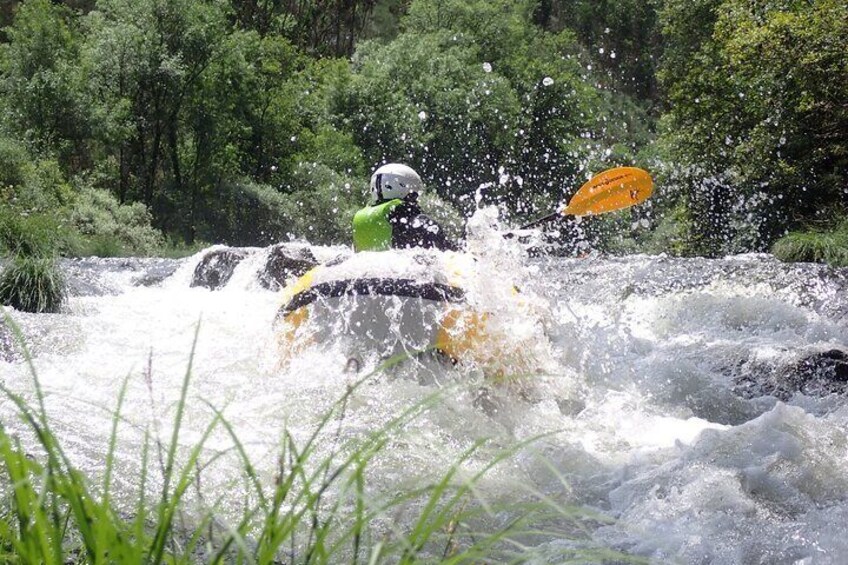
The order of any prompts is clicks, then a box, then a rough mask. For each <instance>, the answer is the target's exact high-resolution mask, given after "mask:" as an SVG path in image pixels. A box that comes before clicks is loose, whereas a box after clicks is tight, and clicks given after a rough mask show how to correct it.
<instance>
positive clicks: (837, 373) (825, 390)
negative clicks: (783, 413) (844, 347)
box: [734, 349, 848, 401]
mask: <svg viewBox="0 0 848 565" xmlns="http://www.w3.org/2000/svg"><path fill="white" fill-rule="evenodd" d="M734 392H735V393H736V394H738V395H740V396H742V397H743V398H747V399H751V398H756V397H759V396H773V397H775V398H777V399H779V400H783V401H788V400H790V399H791V398H792V396H793V395H794V394H796V393H798V392H800V393H803V394H805V395H807V396H815V397H822V396H827V395H829V394H840V395H845V396H848V352H845V351H841V350H839V349H831V350H829V351H820V352H816V353H812V354H809V355H806V356H804V357H802V358H801V359H800V360H799V361H796V362H794V363H792V364H791V365H788V366H783V367H780V366H777V367H773V366H771V367H770V366H768V365H765V364H762V365H756V364H755V365H754V366H752V365H751V364H746V367H745V370H744V371H742V372H739V373H737V375H736V382H735V386H734Z"/></svg>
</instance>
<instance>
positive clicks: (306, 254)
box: [259, 243, 318, 290]
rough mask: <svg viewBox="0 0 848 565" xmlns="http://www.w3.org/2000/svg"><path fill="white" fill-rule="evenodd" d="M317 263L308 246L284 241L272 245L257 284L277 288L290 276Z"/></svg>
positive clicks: (297, 274) (302, 272)
mask: <svg viewBox="0 0 848 565" xmlns="http://www.w3.org/2000/svg"><path fill="white" fill-rule="evenodd" d="M317 264H318V261H317V259H315V255H313V254H312V251H311V250H310V249H309V248H308V247H304V246H292V245H287V244H284V243H280V244H277V245H274V246H273V247H272V248H271V250H270V252H269V253H268V260H267V261H266V263H265V268H264V269H263V270H262V271H261V272H260V273H259V284H260V285H262V287H263V288H267V289H268V290H279V289H281V288H282V287H283V286H285V284H286V281H287V280H288V279H290V278H292V277H299V276H301V275H303V274H304V273H306V271H308V270H309V269H311V268H313V267H315V266H316V265H317Z"/></svg>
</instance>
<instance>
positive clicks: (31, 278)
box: [0, 255, 65, 312]
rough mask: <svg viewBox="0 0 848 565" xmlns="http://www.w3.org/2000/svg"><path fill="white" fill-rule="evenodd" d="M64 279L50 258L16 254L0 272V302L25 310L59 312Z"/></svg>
mask: <svg viewBox="0 0 848 565" xmlns="http://www.w3.org/2000/svg"><path fill="white" fill-rule="evenodd" d="M64 301H65V281H64V277H63V276H62V273H61V272H60V271H59V268H58V266H57V265H56V260H55V259H54V258H53V257H37V256H25V255H18V256H15V257H14V258H13V259H12V260H11V262H10V263H9V264H7V265H6V267H5V268H4V269H3V271H2V272H0V303H3V304H6V305H8V306H12V307H13V308H15V309H17V310H22V311H24V312H58V311H59V309H60V308H61V307H62V304H63V303H64Z"/></svg>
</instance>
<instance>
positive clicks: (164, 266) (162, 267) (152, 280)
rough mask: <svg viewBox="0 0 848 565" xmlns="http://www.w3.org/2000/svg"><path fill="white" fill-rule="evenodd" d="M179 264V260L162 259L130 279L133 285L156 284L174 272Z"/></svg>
mask: <svg viewBox="0 0 848 565" xmlns="http://www.w3.org/2000/svg"><path fill="white" fill-rule="evenodd" d="M179 266H180V263H179V261H174V260H166V259H163V260H161V261H158V262H157V263H155V264H153V265H149V266H148V267H147V269H146V270H145V271H144V272H143V273H142V274H140V275H139V276H137V277H134V278H133V280H132V284H133V286H156V285H158V284H160V283H161V282H162V281H164V280H165V279H167V278H168V277H170V276H171V275H173V274H174V272H175V271H176V270H177V268H178V267H179Z"/></svg>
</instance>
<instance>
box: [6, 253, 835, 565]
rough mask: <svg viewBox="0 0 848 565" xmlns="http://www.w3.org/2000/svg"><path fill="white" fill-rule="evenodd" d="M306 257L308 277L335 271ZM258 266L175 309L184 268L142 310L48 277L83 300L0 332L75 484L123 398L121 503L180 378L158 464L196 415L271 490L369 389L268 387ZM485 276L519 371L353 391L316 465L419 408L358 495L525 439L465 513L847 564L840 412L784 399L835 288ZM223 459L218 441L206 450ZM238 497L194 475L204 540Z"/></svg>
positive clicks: (9, 370)
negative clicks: (492, 501) (39, 400)
mask: <svg viewBox="0 0 848 565" xmlns="http://www.w3.org/2000/svg"><path fill="white" fill-rule="evenodd" d="M314 251H315V253H316V255H317V256H318V257H319V259H322V260H325V259H328V258H331V257H333V256H335V255H337V254H339V253H345V250H344V249H342V248H316V249H315V250H314ZM266 252H267V250H263V249H251V250H249V253H250V254H249V256H248V258H247V259H245V260H244V261H243V262H242V263H240V264H239V265H238V266H237V267H236V269H235V272H234V274H233V277H232V278H231V279H230V281H229V282H228V283H227V285H226V286H225V287H224V288H222V289H220V290H216V291H210V290H208V289H205V288H192V287H190V281H191V279H192V273H193V272H194V269H195V267H196V265H197V263H198V262H199V261H200V259H201V258H202V256H203V255H204V253H205V252H201V253H199V254H197V255H195V256H193V257H190V258H187V259H183V260H179V261H177V262H175V263H167V262H166V263H167V265H170V267H171V270H174V268H175V270H174V272H173V274H170V275H169V276H167V277H165V278H164V279H163V280H162V281H161V282H158V283H156V284H152V285H149V286H144V285H139V284H138V281H139V277H140V276H142V275H144V274H145V273H148V272H149V271H150V270H151V269H153V268H154V267H158V266H161V265H162V264H163V262H162V261H158V262H157V261H156V260H89V261H87V262H65V263H64V268H65V269H66V271H68V272H72V273H76V276H78V277H83V278H84V279H85V281H86V284H87V286H86V287H85V289H86V290H85V291H77V292H76V294H75V295H73V296H71V298H70V300H69V304H68V307H67V309H66V311H65V312H63V313H61V314H41V315H34V314H25V313H21V312H15V311H10V315H11V317H12V319H13V320H15V322H16V323H17V324H18V325H19V326H20V327H21V329H22V331H23V333H24V335H25V336H26V339H27V343H28V345H29V347H30V348H31V351H32V354H33V362H34V367H35V370H36V371H37V375H38V378H39V379H40V382H41V384H42V386H43V388H44V390H45V394H46V407H47V412H48V414H49V416H50V419H51V422H52V423H53V426H54V429H55V431H56V432H57V435H58V436H59V438H60V439H61V440H62V442H63V445H64V447H65V449H66V450H67V451H68V453H69V455H70V456H71V459H72V460H73V461H74V463H75V464H76V465H77V466H78V467H79V468H81V469H82V470H83V471H85V472H86V473H87V474H89V475H90V476H92V477H98V476H99V475H100V474H102V472H103V465H104V463H103V459H104V454H105V453H106V450H107V446H108V438H109V435H110V432H111V428H112V415H111V411H112V410H113V409H114V407H115V405H116V402H117V398H118V394H119V391H120V388H121V386H122V383H123V382H124V380H125V378H126V379H127V395H126V400H125V402H124V406H123V408H122V416H123V418H124V421H122V423H121V426H120V427H119V431H118V446H117V456H118V469H119V473H117V476H116V479H117V488H118V492H123V493H125V496H126V498H127V499H128V500H130V499H131V497H132V493H133V492H134V489H136V488H137V483H138V480H139V479H138V477H139V474H140V465H141V463H140V461H141V456H140V452H141V448H140V446H141V443H142V437H143V436H142V430H144V429H145V428H148V429H150V430H153V431H154V433H156V431H157V430H158V433H159V435H161V436H162V437H165V438H166V437H167V436H168V434H169V433H170V431H169V430H170V422H171V418H173V415H174V407H175V403H176V400H177V399H178V398H179V395H180V390H181V386H182V383H183V378H184V376H185V374H186V371H187V368H188V365H189V361H190V359H191V367H192V368H191V374H192V377H191V381H190V386H189V392H188V402H187V405H186V420H185V425H184V430H183V433H182V434H181V436H180V443H181V445H183V446H184V447H185V448H186V450H187V449H188V448H189V447H190V446H192V445H193V444H194V443H196V442H197V441H198V439H199V438H200V437H201V436H202V435H203V433H204V430H205V428H206V426H207V425H208V424H209V422H210V421H211V419H212V415H213V414H212V411H211V409H210V408H209V405H210V404H211V405H212V406H215V407H217V408H219V409H221V410H222V411H223V413H224V415H225V416H226V418H227V419H228V421H229V422H230V424H231V425H232V426H233V429H234V430H235V432H236V433H237V435H238V437H239V438H240V440H241V441H242V442H243V443H244V445H245V447H246V449H247V451H248V453H249V454H250V456H251V458H252V459H253V460H254V462H255V463H256V465H257V468H258V469H259V472H260V477H261V478H262V480H265V481H267V482H269V483H270V482H271V481H273V478H274V469H275V465H276V464H277V461H276V457H277V453H278V451H279V445H280V441H281V436H282V432H283V430H284V429H288V430H289V431H290V432H291V433H292V435H293V437H294V438H296V439H300V440H305V438H307V437H308V436H309V434H310V433H311V432H312V431H313V430H314V429H315V426H316V425H318V423H319V422H320V421H321V419H322V418H323V416H324V415H325V414H327V412H328V410H330V409H331V408H332V406H333V403H334V402H336V401H337V400H338V399H339V398H341V397H342V395H344V394H345V392H346V391H347V390H348V387H349V386H350V385H351V383H353V382H355V381H356V380H357V379H359V378H361V377H362V376H363V375H364V374H366V373H367V371H368V370H370V369H371V367H372V366H373V365H369V364H368V363H365V365H366V366H365V367H364V368H363V369H362V370H361V371H360V372H359V373H355V371H354V370H353V369H352V368H351V367H350V366H349V364H348V363H347V354H346V353H345V352H343V351H341V350H339V351H334V350H333V348H332V347H330V348H326V347H323V348H316V349H315V350H314V351H310V350H306V351H304V352H302V353H301V354H299V355H298V356H297V357H296V358H295V359H293V360H292V361H291V362H288V363H286V364H281V363H280V350H279V346H278V342H277V339H276V336H275V332H274V331H273V327H274V325H273V322H274V318H275V315H276V313H277V310H278V308H279V307H280V302H281V298H280V293H279V292H274V291H269V290H266V289H264V288H263V287H262V286H260V285H259V284H258V282H257V277H256V273H257V270H258V269H259V268H260V267H261V265H262V261H263V257H264V255H263V254H265V253H266ZM496 252H497V250H495V251H489V252H488V255H489V256H490V257H491V256H493V254H495V253H496ZM506 257H507V260H508V264H506V265H504V264H499V263H498V261H500V260H498V261H494V262H492V263H491V264H488V263H487V264H486V268H489V269H490V270H489V272H488V273H484V274H482V275H481V277H482V278H483V283H482V284H481V288H491V287H493V286H496V285H492V284H491V281H492V280H493V279H491V278H486V277H500V278H505V277H508V278H509V279H510V280H511V281H513V283H514V284H516V285H517V286H519V287H520V290H521V292H522V294H523V296H525V297H527V298H526V300H525V306H524V307H527V304H530V306H529V308H530V310H531V311H532V313H533V316H532V317H531V318H532V319H530V320H528V321H526V322H523V321H520V320H516V319H513V320H511V321H510V323H509V324H508V325H507V327H508V328H510V331H509V332H506V333H505V334H504V335H505V336H506V337H504V339H507V340H510V339H513V340H515V341H514V342H513V343H507V344H505V345H504V346H503V351H504V352H505V354H506V353H508V352H510V351H513V352H514V351H518V350H520V351H524V352H525V353H526V352H528V351H529V352H530V353H531V354H532V355H530V356H529V357H528V356H525V357H523V358H522V359H521V363H520V367H512V370H510V367H507V370H505V371H504V370H500V371H499V373H498V374H499V377H498V378H497V379H493V378H492V377H491V374H487V372H486V370H485V369H484V368H480V367H469V366H465V365H463V364H462V363H460V364H459V365H456V366H452V365H449V364H446V363H442V364H439V363H436V364H432V363H431V364H428V365H427V366H426V367H425V366H424V365H423V364H417V363H415V362H412V361H411V362H409V363H406V364H401V365H400V366H398V367H394V368H392V369H390V370H388V371H383V372H379V371H378V373H377V374H375V375H374V376H373V377H369V378H368V379H366V380H365V382H363V383H362V384H360V385H359V386H358V388H356V390H355V391H354V392H353V394H352V397H351V400H350V401H349V403H348V404H347V406H346V408H345V411H344V414H343V416H339V417H338V418H337V419H338V423H337V424H334V426H333V434H332V437H331V438H329V439H328V440H327V441H328V442H329V443H332V442H334V441H335V442H338V441H339V437H342V438H346V439H349V438H356V437H360V436H362V435H363V434H366V433H367V432H369V431H370V430H374V429H379V428H381V427H384V426H385V425H386V423H387V422H390V421H391V420H392V419H393V418H395V417H396V416H397V414H399V413H401V412H402V411H403V410H404V409H405V408H408V407H409V406H412V405H415V404H416V403H419V402H422V401H423V400H425V399H427V398H429V397H431V396H432V395H436V398H435V399H431V400H429V401H427V406H426V409H425V410H423V411H422V413H421V414H419V415H418V416H417V417H416V418H415V420H414V421H413V422H410V423H408V424H405V425H404V426H403V431H402V432H401V433H399V434H398V436H397V437H395V438H394V439H393V440H392V441H391V443H390V445H389V449H388V451H387V452H386V453H385V454H382V455H381V456H380V457H379V458H378V459H377V460H376V461H375V463H374V465H373V467H372V468H371V469H370V474H369V481H370V482H369V489H373V491H374V492H379V491H381V490H392V489H399V488H407V487H408V486H409V483H410V482H411V481H412V482H414V481H415V480H420V479H419V477H437V476H439V474H440V473H441V472H443V471H444V470H445V469H447V468H449V467H450V466H451V465H452V464H453V463H454V462H455V461H456V460H457V459H458V458H459V457H460V456H461V454H462V453H463V452H464V451H465V450H467V449H468V448H469V447H470V446H472V445H473V444H474V443H475V442H477V441H478V440H486V443H484V445H483V446H482V447H481V448H479V449H478V451H477V453H476V454H475V455H474V456H473V457H471V458H470V459H469V460H468V461H466V462H465V463H464V464H463V470H464V471H465V472H473V471H474V470H475V469H479V468H480V467H481V466H482V465H484V464H485V461H487V459H488V458H491V457H493V456H496V454H497V453H499V452H500V450H503V449H509V448H510V446H513V445H515V444H517V443H519V442H522V441H525V440H529V439H530V438H536V439H534V440H533V441H531V442H530V444H529V447H527V448H522V449H521V450H519V452H518V453H516V454H514V455H511V456H510V457H509V458H508V460H507V461H505V463H504V464H502V465H499V466H496V467H495V468H494V469H493V470H492V471H491V472H490V473H489V474H488V475H487V476H486V478H485V480H484V481H483V482H481V486H480V493H481V494H480V495H479V496H491V497H493V498H507V499H509V498H510V497H511V496H515V497H520V496H525V495H526V494H527V493H536V494H537V495H544V496H546V497H549V498H550V499H552V500H554V501H556V502H557V503H558V504H562V505H567V506H569V507H577V508H584V509H587V510H590V511H591V512H594V513H597V514H599V515H602V516H603V517H604V518H603V519H597V520H593V521H591V522H590V524H591V526H590V527H589V531H588V533H586V534H584V535H585V536H586V537H587V539H588V541H586V540H584V541H583V542H581V543H590V544H596V545H598V546H601V547H610V548H613V549H616V550H620V551H624V552H627V553H630V554H633V555H636V556H642V557H646V558H649V559H650V560H652V561H654V562H669V561H670V562H681V563H740V564H743V563H843V562H845V560H846V559H848V537H846V536H845V535H844V529H843V528H844V525H845V524H846V523H848V434H846V430H848V408H846V403H845V397H844V396H843V394H841V393H840V392H839V391H837V392H835V393H830V394H828V393H827V391H826V390H824V391H823V390H820V388H821V387H819V389H815V387H813V388H807V389H804V390H805V393H806V394H805V393H802V392H799V391H798V390H793V389H792V387H791V386H790V385H789V384H786V383H790V384H791V382H795V381H792V378H791V375H792V374H793V373H792V371H793V370H794V369H793V367H794V368H797V366H798V363H799V361H800V360H802V359H803V358H805V357H807V356H809V355H811V354H814V353H817V352H823V351H830V350H834V349H836V350H842V351H848V293H846V290H848V273H846V271H845V270H838V269H830V268H827V267H823V266H820V265H806V264H798V265H786V264H782V263H780V262H778V261H776V260H775V259H774V258H773V257H771V256H769V255H743V256H733V257H727V258H723V259H713V260H710V259H679V258H670V257H665V256H644V255H639V256H628V257H620V258H615V257H597V256H589V257H585V258H581V259H571V258H555V257H537V258H526V257H523V258H521V259H518V258H517V257H518V255H516V254H514V253H513V254H509V252H507V255H506ZM483 262H484V263H485V261H483ZM167 265H166V266H167ZM481 272H482V268H481ZM492 296H495V295H494V294H492V295H491V296H490V297H489V299H490V300H494V298H492ZM488 306H489V307H490V308H492V309H497V308H500V306H498V305H496V304H494V303H489V304H488ZM507 310H508V308H507ZM195 335H196V336H197V337H196V340H195ZM510 336H512V337H510ZM193 347H194V355H193V357H192V356H191V351H192V348H193ZM499 350H500V349H499ZM0 374H2V380H3V382H4V384H5V385H6V386H7V387H8V388H9V389H11V390H12V391H14V392H17V393H20V394H22V395H24V397H25V398H27V399H29V400H33V399H34V394H33V384H32V383H33V380H32V375H31V373H30V370H29V369H28V367H27V365H26V363H24V362H23V360H22V359H21V357H20V355H19V353H14V352H12V353H10V352H9V351H7V354H6V356H5V359H4V360H2V361H0ZM838 384H839V383H837V385H838ZM837 385H834V386H837ZM797 388H798V387H796V389H797ZM837 388H838V386H837ZM13 413H14V410H13V407H12V406H11V403H10V402H9V401H3V402H2V403H0V414H2V418H3V421H4V423H5V425H6V426H7V427H9V428H11V429H13V430H14V429H16V428H22V424H19V423H18V420H17V419H16V418H15V417H13ZM537 436H538V437H537ZM229 446H231V441H230V439H229V436H228V435H227V434H226V433H223V432H220V430H219V431H216V433H214V434H213V435H212V437H211V438H210V440H209V442H208V443H207V445H206V449H207V451H208V452H209V453H214V452H217V451H221V450H225V449H227V448H228V447H229ZM327 449H331V448H330V447H328V448H327ZM239 476H240V466H239V462H238V461H237V460H236V458H234V457H230V458H227V457H224V458H222V459H221V460H219V461H218V462H216V464H215V465H213V466H212V467H210V468H209V469H208V470H207V471H205V475H204V477H203V479H204V491H205V492H206V493H207V498H208V499H211V498H213V497H218V496H221V497H222V504H221V507H220V511H221V515H222V519H226V517H227V515H228V512H232V513H233V514H234V515H235V514H237V508H238V505H239V504H240V503H241V500H242V497H241V496H240V494H239V489H238V488H233V485H234V484H239V483H238V477H239ZM228 492H231V493H232V494H229V495H228V494H227V493H228ZM200 499H201V500H199V501H198V500H195V502H196V503H197V504H202V503H203V502H204V501H203V500H202V499H203V496H200ZM207 502H208V500H207ZM525 543H530V542H527V541H526V540H525ZM532 543H535V544H536V547H535V550H536V551H538V552H539V555H541V556H542V557H540V558H539V559H540V562H543V561H544V560H545V557H544V556H545V555H556V554H557V553H556V551H557V548H558V547H560V546H562V545H563V544H568V543H573V542H570V541H569V540H568V539H567V536H565V534H563V538H562V539H556V536H553V537H552V536H542V537H540V538H538V539H536V540H535V541H534V542H532ZM551 559H552V560H553V559H554V558H553V557H551Z"/></svg>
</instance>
